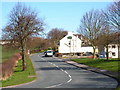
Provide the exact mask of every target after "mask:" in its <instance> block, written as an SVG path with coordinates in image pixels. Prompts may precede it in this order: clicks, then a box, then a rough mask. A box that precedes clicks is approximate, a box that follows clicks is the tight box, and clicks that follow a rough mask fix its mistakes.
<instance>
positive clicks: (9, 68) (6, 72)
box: [0, 53, 21, 80]
mask: <svg viewBox="0 0 120 90" xmlns="http://www.w3.org/2000/svg"><path fill="white" fill-rule="evenodd" d="M19 59H21V55H20V54H19V53H16V54H15V55H13V56H12V57H11V58H10V59H9V60H7V61H5V62H3V63H2V64H0V68H1V69H0V72H1V74H0V80H6V79H7V78H9V77H10V76H11V75H12V73H13V69H14V67H15V66H16V63H17V62H18V60H19Z"/></svg>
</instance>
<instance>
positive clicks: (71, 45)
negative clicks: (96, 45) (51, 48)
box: [58, 32, 93, 54]
mask: <svg viewBox="0 0 120 90" xmlns="http://www.w3.org/2000/svg"><path fill="white" fill-rule="evenodd" d="M79 36H80V35H78V34H74V33H72V32H68V34H67V35H66V36H65V37H64V38H62V39H61V40H60V45H59V47H58V51H59V53H63V54H66V53H85V52H92V53H93V48H92V47H91V46H87V47H82V46H81V45H82V40H81V39H82V36H81V37H79Z"/></svg>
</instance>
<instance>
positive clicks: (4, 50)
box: [0, 45, 19, 63]
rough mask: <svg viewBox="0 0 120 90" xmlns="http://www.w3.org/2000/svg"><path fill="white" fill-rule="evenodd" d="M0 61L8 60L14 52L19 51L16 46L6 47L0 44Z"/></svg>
mask: <svg viewBox="0 0 120 90" xmlns="http://www.w3.org/2000/svg"><path fill="white" fill-rule="evenodd" d="M0 51H1V52H0V55H1V56H0V63H2V62H4V61H6V60H8V59H9V58H10V57H11V56H13V55H14V54H15V53H17V52H19V50H18V48H13V47H6V46H1V45H0Z"/></svg>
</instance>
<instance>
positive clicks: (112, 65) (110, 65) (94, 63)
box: [72, 58, 120, 72]
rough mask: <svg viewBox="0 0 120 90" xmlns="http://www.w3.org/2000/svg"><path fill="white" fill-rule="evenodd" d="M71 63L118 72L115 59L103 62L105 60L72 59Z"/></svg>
mask: <svg viewBox="0 0 120 90" xmlns="http://www.w3.org/2000/svg"><path fill="white" fill-rule="evenodd" d="M72 60H73V61H75V62H77V63H81V64H85V65H88V66H91V67H96V68H100V69H105V70H109V71H115V72H118V69H119V68H118V62H120V61H118V60H117V59H113V60H108V61H107V60H105V59H95V60H94V59H87V58H81V59H72Z"/></svg>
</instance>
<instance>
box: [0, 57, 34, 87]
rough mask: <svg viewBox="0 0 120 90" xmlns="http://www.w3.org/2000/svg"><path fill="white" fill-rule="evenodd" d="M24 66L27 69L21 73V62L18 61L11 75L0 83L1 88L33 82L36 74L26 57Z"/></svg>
mask: <svg viewBox="0 0 120 90" xmlns="http://www.w3.org/2000/svg"><path fill="white" fill-rule="evenodd" d="M26 65H27V69H26V70H25V71H22V60H19V61H18V64H17V66H16V67H15V69H14V73H13V75H12V76H11V77H10V78H8V79H7V80H5V81H2V87H6V86H12V85H18V84H23V83H27V82H30V81H33V80H35V79H36V74H35V71H34V68H33V65H32V62H31V60H30V59H29V58H28V57H27V59H26Z"/></svg>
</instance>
